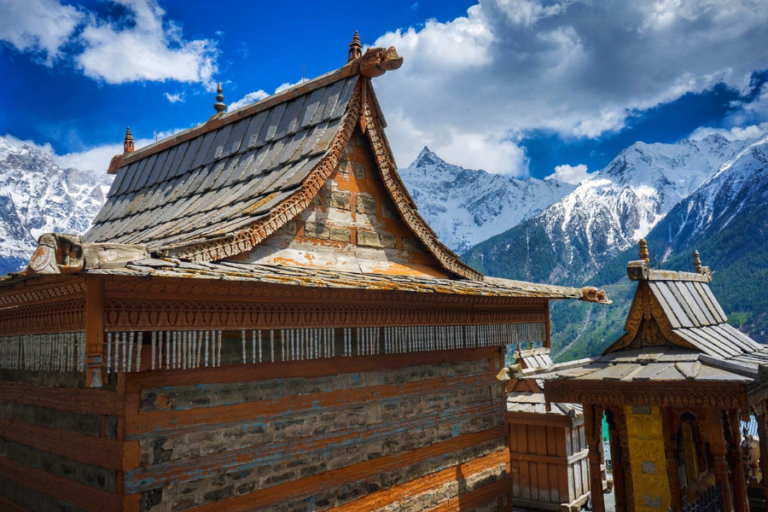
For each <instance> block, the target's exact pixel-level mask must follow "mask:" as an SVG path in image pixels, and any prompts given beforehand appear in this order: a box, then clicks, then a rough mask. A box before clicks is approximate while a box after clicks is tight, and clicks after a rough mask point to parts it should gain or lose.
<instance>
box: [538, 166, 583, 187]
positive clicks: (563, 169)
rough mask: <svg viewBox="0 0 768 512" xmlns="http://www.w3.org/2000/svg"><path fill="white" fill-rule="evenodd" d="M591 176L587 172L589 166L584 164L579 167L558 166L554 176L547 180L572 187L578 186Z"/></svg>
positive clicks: (551, 175)
mask: <svg viewBox="0 0 768 512" xmlns="http://www.w3.org/2000/svg"><path fill="white" fill-rule="evenodd" d="M590 177H591V176H590V174H589V173H588V172H587V166H586V165H584V164H579V165H568V164H564V165H558V166H557V167H555V172H554V174H550V175H549V176H547V177H546V178H544V179H545V180H557V181H562V182H563V183H569V184H571V185H578V184H579V183H581V182H582V181H584V180H586V179H589V178H590Z"/></svg>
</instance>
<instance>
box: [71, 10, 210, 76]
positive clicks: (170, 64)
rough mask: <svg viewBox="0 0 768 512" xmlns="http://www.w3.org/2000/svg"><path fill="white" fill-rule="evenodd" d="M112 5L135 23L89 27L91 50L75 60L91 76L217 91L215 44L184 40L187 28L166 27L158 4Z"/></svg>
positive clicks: (85, 37)
mask: <svg viewBox="0 0 768 512" xmlns="http://www.w3.org/2000/svg"><path fill="white" fill-rule="evenodd" d="M112 1H113V2H114V3H119V4H122V5H123V6H125V7H126V8H127V9H128V10H129V11H130V12H131V13H132V16H133V24H132V25H130V26H126V25H125V23H120V24H118V23H112V22H98V21H94V22H91V23H89V24H88V25H87V26H86V27H85V29H84V30H83V32H82V34H81V35H80V39H81V40H82V41H83V43H84V44H85V50H84V51H83V52H82V53H81V54H80V55H78V56H77V57H76V59H75V60H76V62H77V64H78V66H79V67H80V68H81V69H82V70H83V72H84V73H85V75H86V76H89V77H91V78H95V79H97V80H104V81H105V82H107V83H110V84H121V83H126V82H135V81H141V80H148V81H159V82H164V81H166V80H175V81H179V82H199V83H203V84H206V85H208V86H209V87H212V86H213V82H212V79H211V77H212V76H213V74H214V73H215V72H216V71H217V66H216V57H217V55H218V52H217V50H216V43H215V42H214V41H211V40H208V39H199V40H195V41H186V40H184V39H183V38H182V37H181V27H179V26H178V25H176V24H175V23H174V22H172V21H170V22H164V21H163V16H164V15H165V11H163V10H162V9H161V8H160V6H159V5H158V4H157V3H156V2H155V1H154V0H112Z"/></svg>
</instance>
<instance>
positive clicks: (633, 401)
mask: <svg viewBox="0 0 768 512" xmlns="http://www.w3.org/2000/svg"><path fill="white" fill-rule="evenodd" d="M640 258H641V259H640V260H638V261H632V262H630V263H629V265H628V267H627V273H628V275H629V278H630V279H632V280H635V281H637V291H636V292H635V296H634V299H633V301H632V305H631V307H630V310H629V314H628V317H627V321H626V324H625V328H624V329H625V332H624V334H622V335H621V336H620V337H619V339H618V340H616V341H615V342H614V343H613V344H612V345H611V346H610V347H609V348H608V349H606V350H605V352H603V354H602V355H600V356H597V357H593V358H589V359H583V360H579V361H571V362H568V363H562V364H556V365H552V366H550V367H549V368H544V369H522V368H515V369H514V371H512V372H511V373H513V374H514V375H515V377H516V378H519V379H533V380H535V381H538V382H541V383H542V385H543V387H544V395H545V400H546V402H547V404H548V407H552V406H553V404H555V403H557V402H567V403H573V404H579V406H580V407H581V408H582V410H583V412H584V424H585V429H586V440H587V445H588V449H589V451H588V457H589V463H590V468H591V469H592V471H591V472H590V475H591V479H592V486H591V493H592V506H593V510H595V511H596V512H602V511H603V510H604V502H603V494H602V492H600V491H599V489H600V485H599V481H596V479H597V478H598V476H597V475H599V471H598V469H599V464H600V453H599V449H600V446H601V445H602V425H603V418H604V417H605V418H606V420H607V422H608V426H609V433H610V449H611V457H612V467H613V480H614V490H615V503H616V510H617V512H624V511H629V512H633V511H637V512H640V511H643V512H646V511H663V512H666V511H668V510H683V509H684V510H696V511H710V510H711V511H719V510H723V511H727V512H730V511H738V512H746V511H747V510H749V504H748V498H747V475H746V474H745V464H742V453H743V451H744V448H745V446H743V445H742V442H743V441H742V438H741V432H740V426H741V421H742V419H744V420H746V421H749V417H750V413H752V414H754V415H755V416H756V420H757V430H758V432H759V443H760V450H759V453H768V446H767V445H768V437H767V436H766V423H767V422H768V402H767V400H768V382H766V378H765V377H766V375H768V374H767V373H766V368H768V366H765V365H766V364H768V348H766V347H764V346H763V345H760V344H758V343H757V342H755V341H754V340H752V339H751V338H749V337H748V336H746V335H745V334H743V333H741V332H740V331H739V330H737V329H735V328H733V327H731V326H730V325H729V324H728V323H727V315H726V314H725V312H724V311H723V310H722V308H721V307H720V305H719V304H718V302H717V299H716V298H715V296H714V295H713V294H712V291H711V289H710V288H709V283H710V282H711V280H712V273H711V272H710V270H709V268H707V267H704V266H702V265H701V261H700V260H699V256H698V253H696V252H694V261H693V263H694V269H695V271H694V272H675V271H667V270H655V269H651V268H650V266H649V263H648V262H649V258H648V250H647V246H646V245H645V241H642V240H641V242H640ZM763 459H764V458H763V457H759V465H760V469H761V470H762V474H765V467H764V466H765V464H766V463H765V461H764V460H763ZM746 468H747V469H749V466H748V465H747V466H746ZM762 485H765V483H763V484H762ZM766 490H768V489H767V488H764V489H763V491H764V492H765V491H766ZM766 495H768V494H766Z"/></svg>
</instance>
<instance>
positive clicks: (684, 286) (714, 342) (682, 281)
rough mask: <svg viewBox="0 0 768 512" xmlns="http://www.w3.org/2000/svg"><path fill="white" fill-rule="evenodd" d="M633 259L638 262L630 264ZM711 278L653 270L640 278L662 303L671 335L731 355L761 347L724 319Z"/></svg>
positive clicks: (723, 355) (712, 352)
mask: <svg viewBox="0 0 768 512" xmlns="http://www.w3.org/2000/svg"><path fill="white" fill-rule="evenodd" d="M633 263H634V264H637V263H638V262H632V263H630V266H632V265H633ZM711 279H712V278H711V274H701V273H694V272H674V271H669V270H665V271H655V270H654V271H650V272H649V274H648V276H647V278H645V279H642V281H645V283H643V284H647V286H648V290H649V292H650V294H651V295H652V297H653V298H654V299H655V300H656V301H657V302H658V304H659V305H660V306H661V308H662V310H663V312H664V317H665V318H666V319H667V320H668V321H669V324H670V326H671V331H672V333H673V335H677V336H679V337H680V338H682V339H683V340H684V341H685V342H687V343H688V344H690V345H692V346H693V347H695V348H696V349H698V350H700V351H701V352H702V353H704V354H708V355H711V356H713V357H719V358H731V357H735V356H739V355H743V354H749V353H752V352H756V351H760V350H762V349H763V345H761V344H760V343H757V342H756V341H754V340H753V339H751V338H750V337H749V336H747V335H746V334H744V333H742V332H741V331H739V330H738V329H736V328H734V327H732V326H731V325H729V324H728V323H727V322H728V316H727V315H726V314H725V311H723V308H722V307H721V306H720V304H719V303H718V302H717V298H715V295H714V294H713V293H712V290H711V289H710V287H709V283H710V282H711ZM639 290H640V288H638V291H639ZM637 301H638V299H637V296H636V297H635V299H634V301H633V305H632V308H636V307H639V305H638V304H637ZM630 317H631V315H630ZM629 326H630V322H629V319H628V321H627V331H631V329H630V328H629ZM626 336H630V337H631V336H634V332H627V333H626V334H625V335H624V336H623V337H622V338H624V337H626ZM620 340H621V338H620ZM672 341H673V342H674V339H673V340H672ZM611 350H612V348H609V349H608V351H611Z"/></svg>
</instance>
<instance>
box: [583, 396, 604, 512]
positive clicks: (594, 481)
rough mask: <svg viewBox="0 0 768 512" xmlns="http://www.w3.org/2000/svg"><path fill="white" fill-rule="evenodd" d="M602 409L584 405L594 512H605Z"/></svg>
mask: <svg viewBox="0 0 768 512" xmlns="http://www.w3.org/2000/svg"><path fill="white" fill-rule="evenodd" d="M601 413H602V409H601V408H600V407H599V406H596V405H592V404H584V432H585V433H586V437H587V447H588V448H589V490H590V493H591V495H592V511H593V512H605V502H604V501H603V479H602V475H601V471H600V463H601V462H602V461H601V460H600V444H601V443H602V442H603V440H602V426H603V425H602V423H603V422H602V417H603V415H602V414H601Z"/></svg>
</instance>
